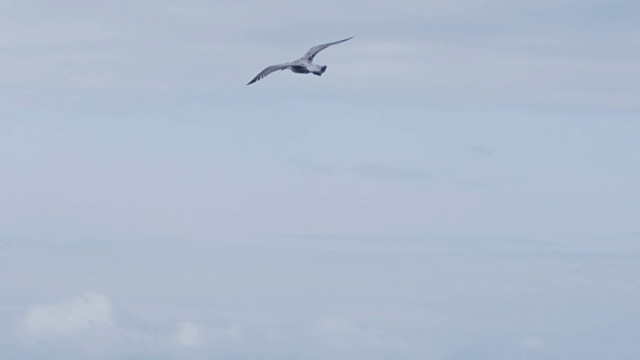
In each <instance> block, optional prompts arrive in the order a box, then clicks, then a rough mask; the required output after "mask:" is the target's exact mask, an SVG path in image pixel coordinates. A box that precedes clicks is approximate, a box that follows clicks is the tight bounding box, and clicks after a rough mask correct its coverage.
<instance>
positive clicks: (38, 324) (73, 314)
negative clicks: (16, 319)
mask: <svg viewBox="0 0 640 360" xmlns="http://www.w3.org/2000/svg"><path fill="white" fill-rule="evenodd" d="M112 315H113V307H112V306H111V303H110V302H109V300H107V298H105V297H104V296H102V295H99V294H95V293H91V292H89V293H85V294H84V295H81V296H79V297H77V298H73V299H69V300H66V301H62V302H59V303H54V304H45V305H35V306H33V307H31V308H30V309H29V310H28V311H27V314H26V316H25V318H24V327H25V329H26V330H27V332H28V333H29V334H30V335H32V336H34V337H46V336H49V335H62V336H66V335H70V334H73V333H75V332H78V331H81V330H84V329H86V328H89V327H91V326H96V325H107V326H111V325H113V316H112Z"/></svg>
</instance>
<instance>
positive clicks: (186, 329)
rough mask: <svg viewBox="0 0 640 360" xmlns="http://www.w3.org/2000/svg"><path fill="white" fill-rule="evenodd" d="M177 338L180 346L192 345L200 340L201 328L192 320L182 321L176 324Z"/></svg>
mask: <svg viewBox="0 0 640 360" xmlns="http://www.w3.org/2000/svg"><path fill="white" fill-rule="evenodd" d="M176 338H177V340H178V344H180V346H185V347H192V346H195V345H197V344H198V342H199V341H200V330H199V329H198V326H197V325H195V324H193V323H191V322H182V323H179V324H177V325H176Z"/></svg>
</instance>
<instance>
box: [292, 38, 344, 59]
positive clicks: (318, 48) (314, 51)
mask: <svg viewBox="0 0 640 360" xmlns="http://www.w3.org/2000/svg"><path fill="white" fill-rule="evenodd" d="M351 39H353V36H352V37H350V38H348V39H344V40H338V41H334V42H330V43H326V44H322V45H318V46H314V47H312V48H311V49H309V51H307V53H306V54H304V56H303V57H302V58H303V59H307V60H309V61H313V57H314V56H316V55H317V54H318V53H319V52H320V51H322V50H324V49H326V48H328V47H329V46H331V45H335V44H340V43H341V42H345V41H347V40H351Z"/></svg>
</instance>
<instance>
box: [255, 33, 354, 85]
mask: <svg viewBox="0 0 640 360" xmlns="http://www.w3.org/2000/svg"><path fill="white" fill-rule="evenodd" d="M351 39H353V36H352V37H350V38H348V39H344V40H338V41H334V42H330V43H326V44H322V45H318V46H314V47H312V48H311V49H309V51H307V53H306V54H304V56H303V57H301V58H300V59H298V60H295V61H291V62H288V63H284V64H278V65H271V66H267V67H266V68H265V69H264V70H262V71H261V72H260V74H258V75H256V77H254V78H253V80H251V81H249V83H248V84H247V85H251V84H253V83H254V82H256V81H258V80H260V79H262V78H264V77H265V76H267V75H269V74H271V73H272V72H274V71H277V70H286V69H289V70H291V71H293V72H294V73H297V74H308V73H312V74H314V75H318V76H322V74H323V73H324V72H325V70H327V66H326V65H318V64H314V63H313V58H314V57H315V56H316V55H318V53H319V52H320V51H322V50H324V49H326V48H328V47H329V46H331V45H335V44H340V43H342V42H345V41H347V40H351Z"/></svg>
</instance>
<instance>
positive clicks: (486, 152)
mask: <svg viewBox="0 0 640 360" xmlns="http://www.w3.org/2000/svg"><path fill="white" fill-rule="evenodd" d="M467 151H468V152H470V153H472V154H475V155H481V156H493V150H492V149H491V148H490V147H487V146H482V145H475V146H472V147H470V148H468V149H467Z"/></svg>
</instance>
